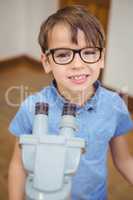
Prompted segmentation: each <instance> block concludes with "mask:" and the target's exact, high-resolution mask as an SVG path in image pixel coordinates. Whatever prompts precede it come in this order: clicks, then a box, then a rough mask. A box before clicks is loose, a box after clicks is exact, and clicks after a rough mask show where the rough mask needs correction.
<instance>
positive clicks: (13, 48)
mask: <svg viewBox="0 0 133 200" xmlns="http://www.w3.org/2000/svg"><path fill="white" fill-rule="evenodd" d="M24 49H25V26H24V5H23V1H21V0H12V1H11V0H4V1H0V60H1V59H2V58H5V57H10V56H13V55H16V54H21V53H22V52H23V51H24Z"/></svg>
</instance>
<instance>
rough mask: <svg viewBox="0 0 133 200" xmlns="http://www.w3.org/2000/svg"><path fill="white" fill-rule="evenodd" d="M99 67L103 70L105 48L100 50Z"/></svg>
mask: <svg viewBox="0 0 133 200" xmlns="http://www.w3.org/2000/svg"><path fill="white" fill-rule="evenodd" d="M100 65H101V67H100V68H101V69H103V68H104V65H105V48H104V49H103V50H102V55H101V62H100Z"/></svg>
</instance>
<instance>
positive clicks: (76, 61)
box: [72, 52, 84, 69]
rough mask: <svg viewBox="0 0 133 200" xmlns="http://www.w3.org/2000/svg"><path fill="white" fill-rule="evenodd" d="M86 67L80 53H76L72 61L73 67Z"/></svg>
mask: <svg viewBox="0 0 133 200" xmlns="http://www.w3.org/2000/svg"><path fill="white" fill-rule="evenodd" d="M83 67H84V63H83V61H82V59H81V58H80V55H79V53H78V52H77V53H75V55H74V58H73V61H72V68H73V69H80V68H83Z"/></svg>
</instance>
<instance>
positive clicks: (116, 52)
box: [0, 0, 133, 200]
mask: <svg viewBox="0 0 133 200" xmlns="http://www.w3.org/2000/svg"><path fill="white" fill-rule="evenodd" d="M72 4H81V5H85V6H86V7H87V8H88V9H89V10H90V11H91V12H92V13H93V14H94V15H96V16H97V17H98V18H99V19H100V21H101V23H102V24H103V27H104V30H105V33H106V58H105V63H106V65H105V69H104V70H103V71H102V72H101V75H100V80H101V82H102V83H103V85H104V86H106V87H108V88H109V89H111V90H116V91H118V92H119V93H120V94H121V95H122V96H123V98H124V100H125V101H126V103H127V105H128V108H129V110H130V112H131V114H132V116H133V83H132V74H133V67H132V65H133V64H132V58H133V42H132V41H133V39H132V36H133V22H132V19H133V12H132V10H133V1H132V0H38V1H34V0H28V1H27V0H4V1H3V0H0V130H1V133H0V171H1V173H0V199H1V200H8V194H7V179H8V173H7V170H8V165H9V162H10V159H11V155H12V152H13V145H14V142H15V138H14V136H12V135H11V134H10V133H9V132H8V125H9V123H10V120H11V119H12V117H13V116H14V115H15V113H16V111H17V110H18V107H19V105H20V103H21V102H22V101H23V100H24V99H25V98H26V96H28V95H30V94H32V93H34V92H36V91H38V90H40V89H42V88H43V87H44V86H46V85H48V84H49V82H50V81H51V78H52V77H51V76H50V75H49V76H48V75H46V74H45V73H44V71H43V69H42V66H41V63H40V53H41V52H40V48H39V45H38V42H37V37H38V33H39V29H40V25H41V23H42V21H44V20H45V19H46V18H47V17H48V16H49V15H50V14H52V13H53V12H55V11H56V10H57V9H58V8H61V7H64V6H65V5H72ZM126 138H127V141H128V143H129V149H130V151H131V152H132V153H133V133H129V134H128V135H127V136H126ZM108 165H109V181H108V187H109V200H132V199H133V187H132V186H130V185H129V184H128V183H127V182H126V181H125V180H124V179H123V178H122V177H121V176H120V175H119V173H118V172H116V170H115V169H114V167H113V165H112V160H111V157H110V154H109V159H108Z"/></svg>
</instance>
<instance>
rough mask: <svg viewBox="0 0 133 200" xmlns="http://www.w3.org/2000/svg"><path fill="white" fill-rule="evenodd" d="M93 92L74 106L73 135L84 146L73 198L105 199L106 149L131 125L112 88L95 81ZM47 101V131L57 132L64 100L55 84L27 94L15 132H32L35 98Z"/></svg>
mask: <svg viewBox="0 0 133 200" xmlns="http://www.w3.org/2000/svg"><path fill="white" fill-rule="evenodd" d="M95 88H96V92H95V94H94V96H93V97H92V98H91V99H90V100H88V101H87V102H86V103H85V105H84V106H82V107H80V106H77V111H76V113H77V115H76V121H77V124H78V130H77V131H76V133H75V137H81V138H84V139H85V141H86V143H87V147H86V152H85V154H83V155H82V156H81V162H80V165H79V168H78V171H77V172H76V174H75V176H74V177H73V180H72V192H71V194H72V197H71V199H72V200H106V199H107V166H106V162H107V151H108V146H109V142H110V140H111V138H113V137H116V136H119V135H122V134H125V133H127V132H128V131H129V130H131V129H133V122H132V120H131V117H130V115H129V112H128V109H127V107H126V105H125V103H124V101H123V100H122V99H121V97H119V95H118V94H117V93H115V92H112V91H109V90H107V89H105V88H104V87H102V86H101V84H100V82H98V81H96V83H95ZM39 101H40V102H42V101H43V102H47V103H48V104H49V116H48V118H49V125H48V126H49V133H50V134H59V124H60V119H61V114H62V109H63V105H64V102H66V100H65V99H64V98H63V97H62V96H60V95H59V93H58V91H57V89H56V87H55V84H54V83H52V84H51V85H50V86H48V87H46V88H44V89H43V90H41V91H40V92H38V93H36V94H34V95H32V96H29V97H28V98H27V99H26V100H25V101H24V102H23V103H22V105H21V106H20V109H19V111H18V112H17V114H16V116H15V117H14V119H13V120H12V121H11V123H10V127H9V130H10V132H12V133H13V134H15V135H16V136H20V135H21V134H31V133H32V124H33V120H34V109H35V103H36V102H39Z"/></svg>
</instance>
